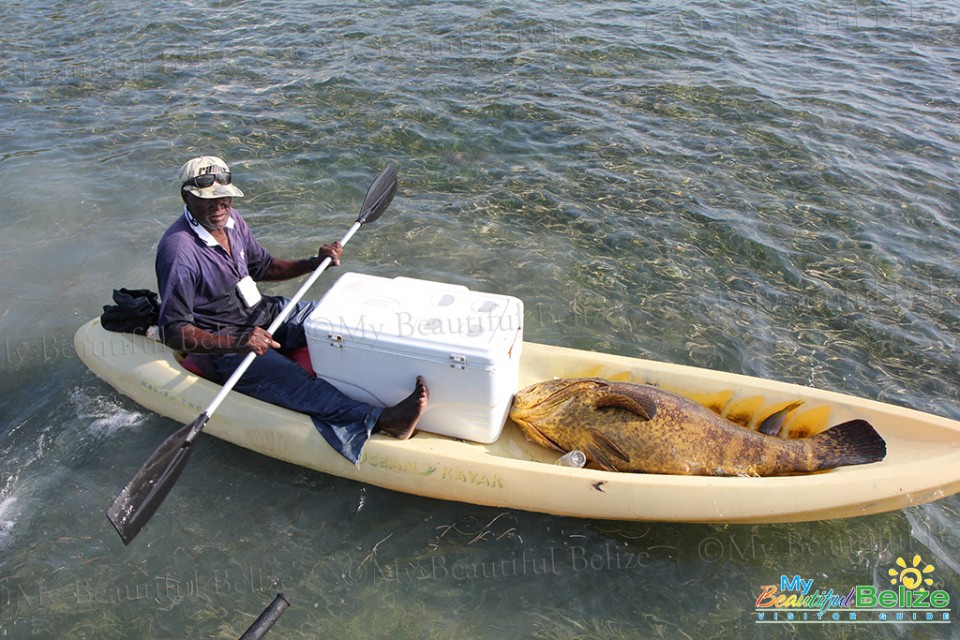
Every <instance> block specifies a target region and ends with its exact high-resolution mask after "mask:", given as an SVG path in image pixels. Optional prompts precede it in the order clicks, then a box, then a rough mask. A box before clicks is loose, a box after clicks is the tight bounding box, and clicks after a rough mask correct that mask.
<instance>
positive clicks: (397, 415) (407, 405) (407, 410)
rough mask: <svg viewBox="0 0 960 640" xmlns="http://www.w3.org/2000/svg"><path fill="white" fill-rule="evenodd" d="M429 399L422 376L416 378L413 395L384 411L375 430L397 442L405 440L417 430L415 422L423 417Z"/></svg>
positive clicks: (428, 392) (428, 391)
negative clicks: (395, 439)
mask: <svg viewBox="0 0 960 640" xmlns="http://www.w3.org/2000/svg"><path fill="white" fill-rule="evenodd" d="M429 399H430V390H429V389H427V383H426V382H424V380H423V376H417V384H416V386H415V387H414V388H413V393H411V394H410V395H408V396H407V397H406V398H404V399H403V400H401V401H400V402H398V403H397V404H395V405H393V406H392V407H387V408H386V409H384V410H383V413H381V414H380V419H379V420H377V424H376V428H377V429H378V430H380V431H383V432H384V433H386V434H389V435H391V436H393V437H394V438H397V439H398V440H406V439H407V438H409V437H410V436H412V435H413V432H414V430H415V429H416V428H417V421H418V420H420V416H421V415H423V410H424V409H426V408H427V401H428V400H429Z"/></svg>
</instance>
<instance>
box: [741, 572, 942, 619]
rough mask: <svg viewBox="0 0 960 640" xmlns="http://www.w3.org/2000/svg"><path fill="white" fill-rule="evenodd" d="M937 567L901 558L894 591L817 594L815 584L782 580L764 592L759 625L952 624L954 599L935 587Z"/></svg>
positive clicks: (891, 574) (800, 579)
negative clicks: (951, 614) (951, 611)
mask: <svg viewBox="0 0 960 640" xmlns="http://www.w3.org/2000/svg"><path fill="white" fill-rule="evenodd" d="M934 571H935V568H934V566H933V565H932V564H928V563H926V562H924V561H923V559H922V558H921V557H920V556H919V555H915V556H913V558H912V560H911V561H910V562H907V561H906V560H904V559H903V557H899V558H897V561H896V564H895V566H894V567H891V568H890V569H889V570H888V571H887V576H888V577H889V579H890V585H891V586H892V587H893V588H892V589H878V588H877V587H875V586H874V585H872V584H869V585H866V584H861V585H856V586H854V587H853V588H851V589H850V590H849V591H845V590H841V591H840V592H836V591H834V590H833V589H832V588H829V589H826V590H823V589H814V586H813V578H809V579H804V578H803V577H802V576H799V575H794V576H787V575H781V576H780V584H778V585H765V586H762V587H760V595H759V596H758V597H757V602H756V616H757V620H756V621H757V624H767V623H770V624H782V623H788V624H790V623H793V624H795V623H811V622H813V623H816V622H822V623H857V622H909V623H938V624H949V623H950V594H948V593H947V592H946V591H943V590H942V589H934V590H928V587H933V584H934V580H933V577H932V576H933V572H934Z"/></svg>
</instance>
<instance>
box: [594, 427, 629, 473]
mask: <svg viewBox="0 0 960 640" xmlns="http://www.w3.org/2000/svg"><path fill="white" fill-rule="evenodd" d="M584 449H585V453H586V454H587V455H588V456H589V457H590V459H591V460H593V461H594V462H596V463H597V464H598V465H600V466H601V467H603V468H604V469H606V470H607V471H616V468H615V467H614V466H613V462H612V461H611V457H616V458H620V459H621V460H623V461H624V462H630V456H629V455H627V454H626V453H625V452H624V451H623V449H621V448H620V446H619V445H618V444H617V443H616V442H614V441H613V440H611V439H610V438H608V437H607V436H605V435H603V434H602V433H600V432H599V431H597V430H596V429H589V430H588V431H587V444H586V445H585V446H584Z"/></svg>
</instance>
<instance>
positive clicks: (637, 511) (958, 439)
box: [74, 319, 960, 523]
mask: <svg viewBox="0 0 960 640" xmlns="http://www.w3.org/2000/svg"><path fill="white" fill-rule="evenodd" d="M74 344H75V348H76V352H77V354H78V356H79V357H80V358H81V360H82V361H83V362H84V363H85V364H86V365H87V367H89V368H90V370H91V371H92V372H93V373H94V374H96V375H97V376H98V377H100V378H102V379H103V380H104V381H106V382H107V383H109V384H110V385H112V386H113V387H114V388H115V389H116V390H117V391H118V392H120V393H122V394H124V395H126V396H128V397H129V398H131V399H132V400H134V401H135V402H137V403H139V404H140V405H142V406H143V407H145V408H147V409H149V410H151V411H154V412H156V413H158V414H161V415H164V416H166V417H168V418H171V419H172V420H174V421H176V422H177V423H180V424H178V426H180V425H182V424H188V423H190V422H192V421H193V420H194V419H195V418H196V417H197V415H198V414H200V412H202V411H203V410H204V408H205V407H206V406H207V405H208V404H209V402H210V401H211V400H212V399H213V398H214V396H215V395H216V394H217V392H218V391H219V389H220V387H219V386H218V385H216V384H214V383H212V382H210V381H208V380H205V379H203V378H201V377H199V376H197V375H195V374H193V373H190V372H189V371H188V370H187V369H185V368H184V367H183V365H182V364H181V361H182V358H181V354H178V353H176V352H175V351H173V350H171V349H169V348H168V347H166V346H164V345H163V344H162V343H160V342H157V341H156V340H153V339H150V338H147V337H144V336H140V335H133V334H126V333H116V332H111V331H108V330H106V329H104V328H103V327H102V326H101V325H100V320H99V319H94V320H91V321H89V322H87V323H86V324H84V325H83V326H81V327H80V328H79V329H78V330H77V333H76V335H75V338H74ZM522 347H523V348H522V355H521V358H520V365H519V366H520V372H519V382H518V390H519V389H520V388H523V387H526V386H527V385H530V384H533V383H536V382H540V381H543V380H549V379H552V378H557V377H559V378H582V377H599V378H605V379H610V380H617V381H632V382H643V383H649V384H655V385H657V386H659V387H661V388H663V389H666V390H670V391H674V392H677V393H680V394H683V395H685V396H687V397H690V398H691V399H693V400H696V401H698V402H700V403H702V404H704V405H706V406H708V407H710V408H712V409H713V410H715V411H717V412H718V413H720V414H721V415H723V416H724V417H726V418H728V419H730V420H732V421H734V422H737V423H739V424H742V425H744V427H745V428H756V426H757V425H758V424H759V423H760V422H762V420H763V419H764V418H765V417H767V416H769V415H771V414H773V413H775V412H777V411H779V410H781V409H782V408H784V407H786V406H787V405H789V404H791V403H795V402H797V401H798V400H802V401H803V404H802V405H801V406H800V408H799V409H797V410H795V411H793V412H792V413H791V415H790V417H789V418H788V420H787V422H786V424H785V425H784V427H783V429H782V432H781V436H782V437H799V436H803V435H810V434H813V433H818V432H820V431H822V430H824V429H826V428H828V427H830V426H833V425H835V424H838V423H841V422H844V421H847V420H852V419H857V418H859V419H863V420H867V421H868V422H870V423H871V424H872V425H873V426H874V428H875V429H876V430H877V431H878V432H879V433H880V435H881V436H882V437H883V439H884V440H885V441H886V446H887V455H886V457H885V459H884V460H882V461H881V462H876V463H872V464H865V465H858V466H848V467H840V468H837V469H832V470H830V471H823V472H818V473H812V474H805V475H792V476H776V477H763V478H758V477H705V476H681V475H661V474H642V473H620V472H613V471H603V470H600V469H593V468H589V467H582V468H578V467H570V466H565V465H563V464H558V456H559V455H560V454H559V453H558V452H556V451H552V450H549V449H547V448H544V447H541V446H539V445H537V444H534V443H530V442H527V441H526V440H525V438H524V437H523V435H521V433H520V430H519V428H518V427H517V426H516V425H515V424H513V423H512V422H511V421H509V420H508V421H507V423H506V424H505V425H504V428H503V430H502V432H501V434H500V436H499V438H497V439H496V440H495V441H494V442H492V443H478V442H469V441H466V440H462V439H458V438H453V437H448V436H443V435H436V434H432V433H426V432H423V431H420V432H417V433H416V434H415V435H414V437H412V438H410V439H409V440H405V441H400V440H396V439H393V438H390V437H388V436H384V435H379V434H377V435H374V436H373V437H372V438H371V439H370V440H369V441H368V442H367V445H366V447H365V448H364V451H363V455H362V457H361V459H360V461H359V463H358V464H356V465H354V464H351V463H350V462H348V461H347V460H346V459H344V458H343V457H342V456H341V455H340V454H339V453H337V452H336V451H334V450H333V449H332V448H330V447H329V446H328V445H327V443H326V442H325V441H324V439H323V438H322V437H321V436H320V434H319V433H318V432H317V430H316V428H315V427H314V425H313V423H312V421H311V420H310V419H309V417H307V416H305V415H302V414H298V413H295V412H292V411H289V410H287V409H284V408H281V407H277V406H274V405H270V404H267V403H264V402H261V401H259V400H256V399H254V398H252V397H249V396H245V395H242V394H240V393H239V392H232V393H230V394H229V396H228V397H227V399H226V400H225V401H224V402H223V404H222V405H221V406H220V409H219V410H218V411H217V412H216V414H215V415H213V416H212V417H211V419H210V421H209V423H208V424H207V426H206V427H205V428H204V431H203V432H204V433H206V434H209V435H212V436H215V437H217V438H221V439H223V440H226V441H228V442H231V443H233V444H236V445H239V446H241V447H245V448H247V449H250V450H253V451H256V452H259V453H261V454H263V455H266V456H270V457H272V458H276V459H279V460H284V461H286V462H289V463H292V464H295V465H299V466H302V467H306V468H309V469H314V470H316V471H320V472H323V473H328V474H332V475H335V476H340V477H343V478H348V479H351V480H355V481H357V482H362V483H367V484H370V485H375V486H378V487H383V488H386V489H391V490H395V491H401V492H404V493H409V494H414V495H418V496H425V497H429V498H435V499H441V500H453V501H460V502H466V503H471V504H477V505H484V506H491V507H498V508H508V509H519V510H524V511H532V512H540V513H546V514H553V515H559V516H571V517H578V518H591V519H609V520H650V521H670V522H699V523H710V522H713V523H775V522H803V521H811V520H825V519H832V518H848V517H855V516H863V515H868V514H874V513H881V512H886V511H892V510H897V509H901V508H904V507H908V506H911V505H916V504H922V503H925V502H930V501H933V500H937V499H940V498H943V497H945V496H949V495H952V494H954V493H957V492H958V491H960V422H957V421H954V420H950V419H947V418H944V417H940V416H936V415H932V414H928V413H923V412H920V411H916V410H912V409H907V408H904V407H899V406H894V405H890V404H885V403H881V402H877V401H874V400H869V399H863V398H858V397H854V396H849V395H843V394H839V393H836V392H831V391H825V390H818V389H814V388H809V387H803V386H800V385H794V384H788V383H783V382H778V381H772V380H765V379H760V378H753V377H748V376H743V375H739V374H732V373H726V372H721V371H714V370H709V369H701V368H697V367H691V366H684V365H676V364H669V363H662V362H655V361H650V360H643V359H637V358H630V357H625V356H619V355H613V354H604V353H595V352H591V351H582V350H577V349H570V348H564V347H557V346H550V345H544V344H537V343H533V342H524V343H523V345H522ZM428 382H429V381H428ZM771 437H772V436H771ZM705 446H709V443H705Z"/></svg>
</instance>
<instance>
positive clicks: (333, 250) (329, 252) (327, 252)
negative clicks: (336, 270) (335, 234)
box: [317, 241, 343, 267]
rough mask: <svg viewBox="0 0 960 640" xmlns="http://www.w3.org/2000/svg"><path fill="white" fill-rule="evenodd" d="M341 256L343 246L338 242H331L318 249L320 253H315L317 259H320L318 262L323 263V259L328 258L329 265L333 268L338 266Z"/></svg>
mask: <svg viewBox="0 0 960 640" xmlns="http://www.w3.org/2000/svg"><path fill="white" fill-rule="evenodd" d="M342 255H343V245H342V244H340V242H339V241H337V242H331V243H329V244H325V245H323V246H322V247H320V251H318V252H317V257H318V258H320V262H323V260H324V258H330V264H331V265H332V266H334V267H339V266H340V256H342Z"/></svg>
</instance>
